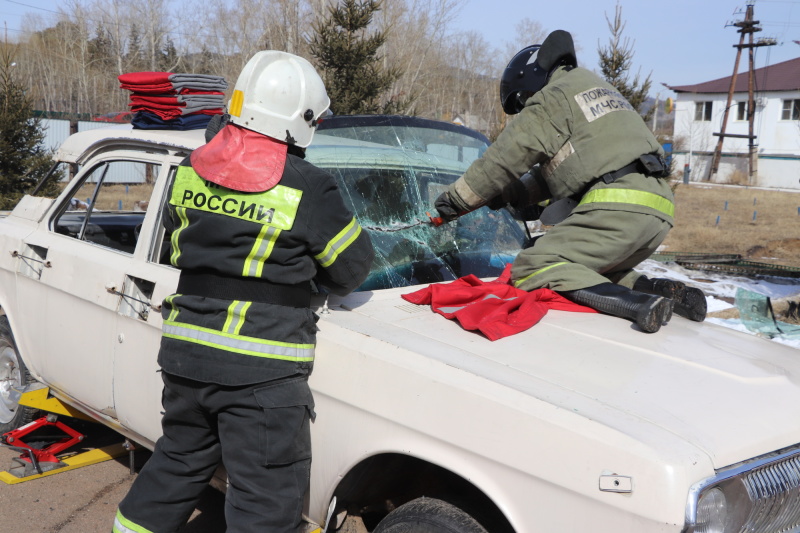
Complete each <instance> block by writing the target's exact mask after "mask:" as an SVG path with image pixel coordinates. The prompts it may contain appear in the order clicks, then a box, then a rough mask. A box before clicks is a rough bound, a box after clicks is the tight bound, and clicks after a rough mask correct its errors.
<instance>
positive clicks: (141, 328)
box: [114, 157, 180, 443]
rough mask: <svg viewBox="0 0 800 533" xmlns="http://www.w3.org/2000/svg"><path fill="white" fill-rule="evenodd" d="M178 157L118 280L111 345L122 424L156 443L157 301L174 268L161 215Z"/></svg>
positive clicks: (161, 181) (173, 279)
mask: <svg viewBox="0 0 800 533" xmlns="http://www.w3.org/2000/svg"><path fill="white" fill-rule="evenodd" d="M179 162H180V158H179V157H175V158H173V159H172V160H170V164H169V165H166V166H165V170H164V172H162V173H161V175H160V176H159V178H158V182H157V183H156V187H155V190H154V193H153V196H152V198H151V199H150V203H149V206H148V209H147V214H146V216H145V218H144V221H143V224H142V229H141V232H140V236H139V240H138V242H137V247H136V250H135V251H134V254H133V261H131V262H130V263H129V264H128V265H127V267H126V269H125V271H124V275H123V277H122V285H121V287H120V288H119V290H120V292H121V293H122V294H123V297H122V299H121V302H120V307H119V311H118V315H117V326H116V335H117V340H116V343H115V345H114V404H115V408H116V414H117V418H118V419H119V421H120V422H121V423H122V424H123V426H125V427H127V428H129V429H130V430H132V431H133V432H134V433H135V434H136V435H139V436H140V440H141V437H143V438H144V439H146V440H149V441H150V442H151V443H154V442H155V440H156V439H157V438H158V437H159V436H160V435H161V390H162V388H163V383H162V381H161V373H160V369H159V366H158V363H157V357H158V349H159V344H160V341H161V324H162V318H161V312H160V309H161V302H162V301H163V300H164V298H166V297H167V296H169V295H170V294H172V293H173V292H174V291H175V288H176V287H177V285H178V275H179V271H178V269H176V268H174V267H172V266H171V265H169V264H168V261H167V258H168V257H169V252H168V250H169V248H168V244H169V238H168V237H165V232H164V228H163V225H162V223H161V214H162V207H163V203H164V201H165V200H166V194H165V192H164V191H166V190H168V187H167V185H168V183H171V180H172V179H173V178H174V175H175V172H176V170H177V165H178V163H179Z"/></svg>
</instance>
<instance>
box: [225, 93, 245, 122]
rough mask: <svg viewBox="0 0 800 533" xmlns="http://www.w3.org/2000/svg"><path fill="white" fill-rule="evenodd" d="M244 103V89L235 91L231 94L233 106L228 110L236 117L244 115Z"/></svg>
mask: <svg viewBox="0 0 800 533" xmlns="http://www.w3.org/2000/svg"><path fill="white" fill-rule="evenodd" d="M243 104H244V93H243V92H242V91H233V95H232V96H231V108H230V110H229V111H228V112H229V113H230V114H231V115H233V116H234V117H239V116H241V115H242V105H243Z"/></svg>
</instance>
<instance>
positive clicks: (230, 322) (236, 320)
mask: <svg viewBox="0 0 800 533" xmlns="http://www.w3.org/2000/svg"><path fill="white" fill-rule="evenodd" d="M251 303H252V302H243V301H241V300H234V301H233V302H231V305H229V306H228V318H227V319H226V320H225V325H224V326H222V331H224V332H225V333H232V334H233V335H238V334H239V331H241V329H242V326H244V316H245V315H246V314H247V310H248V309H249V308H250V304H251Z"/></svg>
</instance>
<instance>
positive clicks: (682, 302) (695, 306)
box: [675, 287, 708, 322]
mask: <svg viewBox="0 0 800 533" xmlns="http://www.w3.org/2000/svg"><path fill="white" fill-rule="evenodd" d="M707 311H708V303H707V302H706V296H705V294H703V291H701V290H700V289H695V288H693V287H686V292H685V293H684V294H683V298H680V299H678V300H676V301H675V314H676V315H678V316H682V317H684V318H688V319H689V320H694V321H695V322H702V321H703V320H705V318H706V313H707Z"/></svg>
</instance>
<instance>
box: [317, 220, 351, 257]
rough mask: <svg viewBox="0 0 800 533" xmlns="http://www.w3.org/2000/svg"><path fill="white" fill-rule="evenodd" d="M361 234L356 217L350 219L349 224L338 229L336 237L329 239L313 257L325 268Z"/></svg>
mask: <svg viewBox="0 0 800 533" xmlns="http://www.w3.org/2000/svg"><path fill="white" fill-rule="evenodd" d="M360 234H361V226H359V225H358V223H357V222H356V219H355V218H353V220H351V221H350V224H348V225H347V226H345V228H344V229H343V230H342V231H340V232H339V233H338V234H337V235H336V237H334V238H333V239H331V241H330V242H329V243H328V245H327V246H325V249H324V250H322V253H320V254H318V255H315V256H314V258H315V259H316V260H317V261H318V262H319V264H320V265H322V266H323V267H325V268H327V267H329V266H331V265H332V264H333V262H334V261H336V259H337V258H338V257H339V254H340V253H342V252H343V251H345V250H346V249H347V247H348V246H350V245H351V244H353V241H355V240H356V238H357V237H358V236H359V235H360Z"/></svg>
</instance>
